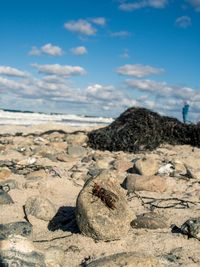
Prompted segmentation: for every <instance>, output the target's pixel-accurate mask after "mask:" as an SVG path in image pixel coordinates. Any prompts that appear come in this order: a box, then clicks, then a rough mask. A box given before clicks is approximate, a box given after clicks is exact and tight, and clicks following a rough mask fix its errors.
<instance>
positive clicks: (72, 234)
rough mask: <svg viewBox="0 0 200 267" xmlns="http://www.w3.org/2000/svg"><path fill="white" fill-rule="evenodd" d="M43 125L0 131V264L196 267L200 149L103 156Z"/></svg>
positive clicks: (76, 136) (78, 135)
mask: <svg viewBox="0 0 200 267" xmlns="http://www.w3.org/2000/svg"><path fill="white" fill-rule="evenodd" d="M51 129H52V130H50V131H46V129H42V128H41V129H38V128H36V127H35V128H34V129H31V130H30V129H29V130H27V129H25V130H24V129H23V133H19V131H18V130H16V129H15V133H13V129H12V130H11V131H8V129H6V131H5V130H4V132H3V131H1V134H0V224H1V225H0V249H1V254H0V255H1V262H2V263H1V262H0V263H1V264H4V263H3V262H5V261H7V262H8V263H10V266H12V265H11V262H12V260H13V261H14V260H15V262H17V264H18V265H15V266H29V265H28V263H27V262H28V260H29V261H30V262H32V263H31V264H32V265H30V266H49V267H50V266H52V267H53V266H54V267H55V266H63V267H68V266H70V267H73V266H125V265H126V266H136V267H137V266H144V267H145V266H174V267H175V266H200V255H199V249H200V241H199V235H198V234H199V232H200V220H199V219H198V218H199V217H200V210H199V209H200V149H197V148H193V147H191V146H175V147H173V146H170V145H164V146H162V147H159V148H158V149H156V150H154V151H151V152H148V151H146V152H142V153H139V154H133V153H124V152H114V153H111V152H109V151H97V150H93V149H91V148H90V147H88V146H87V131H85V130H83V129H81V130H80V131H79V130H77V129H76V131H74V132H73V129H70V131H68V130H67V129H63V128H62V129H61V128H60V127H58V126H57V128H56V127H52V128H51ZM48 130H49V129H48ZM6 132H7V134H6ZM86 181H89V182H87V183H86V186H85V187H84V189H83V186H84V184H85V182H86ZM95 183H97V184H98V185H99V186H100V188H103V189H104V193H105V192H106V197H105V194H104V196H103V197H102V195H99V193H96V191H93V190H94V184H95ZM90 188H91V189H90ZM81 190H82V193H81V194H79V193H80V191H81ZM98 192H99V191H98ZM101 193H102V191H101ZM113 194H114V196H113ZM78 195H79V197H78ZM107 195H108V197H109V200H108V199H107ZM116 195H117V197H116V198H115V196H116ZM83 196H84V197H83ZM77 197H78V200H77ZM109 201H111V204H109V203H110V202H109ZM109 205H110V207H109ZM113 205H114V206H113ZM75 210H76V211H75ZM124 210H126V212H124ZM80 214H81V216H82V217H81V218H82V219H81V222H84V223H81V222H80V220H79V219H78V218H79V217H78V216H80ZM100 217H101V218H100ZM99 218H100V219H99ZM194 218H197V219H194ZM112 219H113V221H112ZM189 219H190V221H188V222H187V223H186V224H185V225H183V224H184V223H185V222H186V221H187V220H189ZM94 222H95V223H94ZM10 223H12V224H10ZM77 224H78V225H77ZM181 226H182V227H181ZM80 229H81V232H80ZM113 229H114V231H113ZM120 229H121V231H120ZM115 234H116V235H115ZM91 236H92V237H93V238H92V237H91ZM33 252H35V253H33ZM122 252H125V253H128V254H119V255H118V253H122ZM114 254H116V255H114ZM110 255H114V256H111V257H110V258H105V257H106V256H110ZM11 258H12V260H11ZM20 264H21V265H20ZM0 266H1V265H0ZM2 266H6V265H5V264H4V265H2Z"/></svg>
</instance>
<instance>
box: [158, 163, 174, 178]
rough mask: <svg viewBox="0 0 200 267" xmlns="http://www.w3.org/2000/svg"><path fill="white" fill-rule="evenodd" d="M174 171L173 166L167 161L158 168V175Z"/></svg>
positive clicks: (169, 173) (170, 173)
mask: <svg viewBox="0 0 200 267" xmlns="http://www.w3.org/2000/svg"><path fill="white" fill-rule="evenodd" d="M174 172H175V167H174V166H173V164H171V163H167V164H165V165H163V166H161V167H160V168H159V169H158V174H159V175H168V176H170V175H172V174H173V173H174Z"/></svg>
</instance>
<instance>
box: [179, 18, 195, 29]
mask: <svg viewBox="0 0 200 267" xmlns="http://www.w3.org/2000/svg"><path fill="white" fill-rule="evenodd" d="M175 24H176V26H178V27H180V28H188V27H189V26H191V25H192V21H191V18H190V17H188V16H182V17H179V18H177V19H176V21H175Z"/></svg>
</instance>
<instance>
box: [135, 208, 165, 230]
mask: <svg viewBox="0 0 200 267" xmlns="http://www.w3.org/2000/svg"><path fill="white" fill-rule="evenodd" d="M131 227H133V228H147V229H162V228H167V227H168V225H167V219H166V218H164V217H163V216H161V215H159V214H158V213H155V212H148V213H144V214H140V215H137V219H135V220H133V221H132V222H131Z"/></svg>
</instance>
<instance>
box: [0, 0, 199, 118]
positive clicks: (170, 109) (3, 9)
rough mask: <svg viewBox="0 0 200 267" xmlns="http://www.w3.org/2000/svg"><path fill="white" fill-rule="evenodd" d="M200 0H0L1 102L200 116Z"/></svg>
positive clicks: (104, 112)
mask: <svg viewBox="0 0 200 267" xmlns="http://www.w3.org/2000/svg"><path fill="white" fill-rule="evenodd" d="M199 25H200V0H136V1H134V0H57V1H55V0H48V1H47V0H29V1H27V0H1V2H0V36H1V39H0V93H1V94H0V108H4V109H20V110H29V111H39V112H47V113H53V112H55V113H56V112H58V113H68V114H82V115H92V116H106V117H117V116H119V114H120V113H122V112H123V111H124V110H126V109H127V108H129V107H133V106H139V107H145V108H148V109H151V110H153V111H156V112H159V113H160V114H163V115H167V116H173V117H177V118H178V119H182V115H181V110H182V107H183V105H184V103H185V101H187V102H188V103H189V105H190V111H189V120H191V121H193V122H196V121H199V120H200V75H199V71H200V26H199Z"/></svg>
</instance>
